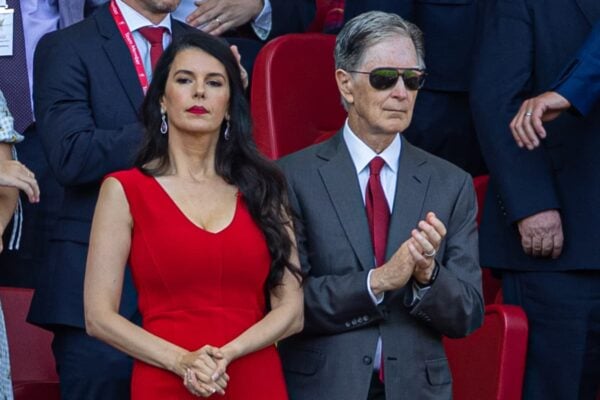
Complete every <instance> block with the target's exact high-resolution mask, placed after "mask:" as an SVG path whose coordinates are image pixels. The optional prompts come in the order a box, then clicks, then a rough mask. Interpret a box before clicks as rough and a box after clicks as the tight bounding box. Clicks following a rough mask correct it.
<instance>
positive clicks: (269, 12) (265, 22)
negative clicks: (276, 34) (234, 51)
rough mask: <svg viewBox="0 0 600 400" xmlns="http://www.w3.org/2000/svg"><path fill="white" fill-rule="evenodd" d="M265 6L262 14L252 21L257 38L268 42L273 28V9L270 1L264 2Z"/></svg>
mask: <svg viewBox="0 0 600 400" xmlns="http://www.w3.org/2000/svg"><path fill="white" fill-rule="evenodd" d="M264 1H265V4H264V6H263V9H262V10H261V12H260V13H259V14H258V15H257V16H256V18H254V20H253V21H252V24H251V25H252V29H253V30H254V33H256V36H258V37H259V38H260V39H261V40H266V39H267V38H268V37H269V34H270V33H271V27H272V25H273V24H272V16H273V9H272V8H271V2H270V1H269V0H264Z"/></svg>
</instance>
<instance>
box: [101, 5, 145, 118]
mask: <svg viewBox="0 0 600 400" xmlns="http://www.w3.org/2000/svg"><path fill="white" fill-rule="evenodd" d="M94 18H96V21H97V24H98V31H99V33H100V35H102V36H103V37H104V38H105V42H104V45H103V48H104V51H105V52H106V55H107V57H108V59H109V60H110V62H111V64H112V66H113V68H114V70H115V75H116V76H117V78H118V79H119V81H120V82H121V85H122V86H123V88H124V89H125V93H127V97H128V98H129V101H130V102H131V106H132V107H133V108H134V109H135V110H138V109H139V107H140V104H142V100H143V98H144V93H143V91H142V87H141V85H140V81H139V79H138V76H137V73H136V72H135V67H134V65H133V60H132V59H131V54H130V53H129V49H128V48H127V46H126V45H125V41H124V40H123V38H122V37H121V34H120V33H119V31H118V29H117V25H116V24H115V22H114V20H113V18H112V16H111V15H110V12H109V10H108V7H107V6H104V7H102V8H101V9H100V10H98V12H97V13H95V14H94Z"/></svg>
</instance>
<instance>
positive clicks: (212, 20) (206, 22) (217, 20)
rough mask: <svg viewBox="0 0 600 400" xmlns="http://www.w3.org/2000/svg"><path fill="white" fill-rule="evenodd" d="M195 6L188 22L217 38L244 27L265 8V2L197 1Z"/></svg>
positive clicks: (240, 0) (233, 0)
mask: <svg viewBox="0 0 600 400" xmlns="http://www.w3.org/2000/svg"><path fill="white" fill-rule="evenodd" d="M194 4H195V5H196V9H195V10H194V11H193V12H192V13H191V14H190V15H188V16H187V18H186V22H187V23H188V24H190V25H192V26H195V27H200V29H202V30H203V31H205V32H207V33H210V34H211V35H216V36H219V35H222V34H223V33H225V32H227V31H228V30H230V29H233V28H237V27H238V26H241V25H244V24H245V23H247V22H248V21H250V20H251V19H253V18H255V17H256V16H257V15H258V14H260V12H261V11H262V9H263V6H264V4H263V0H197V1H196V2H195V3H194Z"/></svg>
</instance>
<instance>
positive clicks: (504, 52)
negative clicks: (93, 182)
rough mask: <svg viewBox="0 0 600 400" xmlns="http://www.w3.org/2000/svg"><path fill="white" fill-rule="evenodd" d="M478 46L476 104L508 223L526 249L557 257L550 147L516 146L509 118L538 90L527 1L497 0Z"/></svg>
mask: <svg viewBox="0 0 600 400" xmlns="http://www.w3.org/2000/svg"><path fill="white" fill-rule="evenodd" d="M483 21H484V24H483V32H481V33H480V34H479V41H480V43H479V44H478V46H476V48H475V52H474V68H473V79H472V87H471V96H470V97H471V108H472V113H473V120H474V122H475V127H476V130H477V135H478V137H479V143H480V145H481V151H482V154H483V156H484V158H485V161H486V164H487V166H488V168H489V170H490V175H491V176H492V177H493V179H494V185H495V187H496V189H497V190H498V192H499V196H498V198H497V201H498V202H499V203H500V206H501V207H502V209H503V210H505V211H504V212H505V214H506V223H507V224H515V225H516V226H517V227H518V229H519V233H520V235H521V245H522V248H523V251H524V252H525V253H526V254H528V255H531V256H534V257H548V256H552V257H558V256H559V255H560V253H561V251H562V245H563V233H562V222H561V217H560V213H559V211H558V210H559V208H560V201H559V197H558V194H557V190H556V187H555V182H554V181H555V179H554V172H553V168H552V166H551V164H550V160H549V156H548V154H547V153H546V149H544V148H540V149H537V150H536V151H533V152H530V151H526V150H523V149H520V148H519V147H517V146H516V145H515V143H514V140H513V137H512V135H511V134H510V129H509V123H510V121H511V120H512V118H513V116H514V115H515V113H516V111H517V110H518V108H519V106H520V104H521V103H522V102H523V101H524V100H525V99H526V98H528V97H530V96H531V94H532V92H533V79H534V62H533V61H534V60H533V55H534V54H535V48H534V22H533V21H532V20H531V19H530V15H529V12H528V10H527V7H526V4H525V2H524V1H511V2H507V1H497V2H494V3H493V4H492V6H491V7H488V9H487V10H486V13H485V15H484V20H483Z"/></svg>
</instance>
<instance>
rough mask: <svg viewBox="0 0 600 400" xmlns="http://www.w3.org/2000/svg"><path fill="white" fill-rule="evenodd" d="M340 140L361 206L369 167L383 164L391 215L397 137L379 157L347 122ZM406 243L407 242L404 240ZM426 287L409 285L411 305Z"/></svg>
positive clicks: (376, 298)
mask: <svg viewBox="0 0 600 400" xmlns="http://www.w3.org/2000/svg"><path fill="white" fill-rule="evenodd" d="M342 135H343V138H344V142H345V143H346V147H348V151H349V153H350V158H351V159H352V162H353V163H354V168H356V175H357V178H358V184H359V186H360V192H361V197H362V200H363V203H365V201H366V200H365V194H366V191H367V184H368V182H369V176H370V174H371V171H370V168H369V163H370V162H371V160H372V159H373V158H375V157H381V158H382V159H383V161H385V164H384V166H383V168H382V169H381V172H380V173H379V179H380V181H381V186H382V187H383V192H384V194H385V199H386V201H387V203H388V206H389V208H390V213H392V212H393V211H394V199H395V196H396V184H397V182H398V167H399V165H400V154H401V150H402V141H401V140H400V134H399V133H397V134H396V137H394V140H393V141H392V143H390V144H389V146H388V147H386V148H385V150H383V151H382V152H381V153H376V152H375V151H373V149H371V148H370V147H369V146H367V144H366V143H365V142H363V141H362V140H361V139H359V138H358V136H356V134H355V133H354V132H352V129H350V126H349V125H348V120H346V123H345V124H344V130H343V133H342ZM407 239H408V238H407ZM373 265H376V261H375V259H373ZM373 271H374V270H373V269H371V270H370V271H369V274H368V275H367V291H368V292H369V295H370V296H371V299H372V300H373V303H374V304H376V305H377V304H381V302H382V301H383V298H384V294H383V293H381V294H380V295H379V296H375V294H374V293H373V291H372V290H371V285H370V282H371V273H373ZM428 290H429V287H424V288H419V287H417V286H416V285H414V284H413V286H412V292H413V302H412V304H416V302H418V301H419V300H421V298H422V297H423V296H424V295H425V293H427V291H428ZM380 363H381V338H379V340H378V341H377V349H376V351H375V358H374V363H373V368H374V369H375V370H377V371H378V370H379V368H380Z"/></svg>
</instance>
